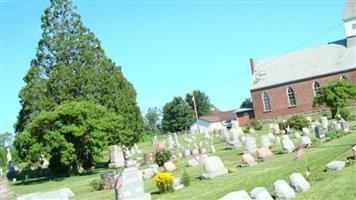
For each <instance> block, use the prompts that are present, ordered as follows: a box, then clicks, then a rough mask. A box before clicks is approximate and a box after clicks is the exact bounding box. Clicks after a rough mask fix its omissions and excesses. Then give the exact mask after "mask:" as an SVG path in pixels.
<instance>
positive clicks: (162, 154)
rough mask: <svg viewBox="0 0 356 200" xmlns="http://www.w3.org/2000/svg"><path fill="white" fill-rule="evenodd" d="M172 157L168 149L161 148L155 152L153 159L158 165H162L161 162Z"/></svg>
mask: <svg viewBox="0 0 356 200" xmlns="http://www.w3.org/2000/svg"><path fill="white" fill-rule="evenodd" d="M171 157H172V153H171V152H170V151H169V150H161V151H158V152H156V154H155V161H156V163H157V164H158V165H159V166H163V164H164V163H165V162H167V161H169V160H170V159H171Z"/></svg>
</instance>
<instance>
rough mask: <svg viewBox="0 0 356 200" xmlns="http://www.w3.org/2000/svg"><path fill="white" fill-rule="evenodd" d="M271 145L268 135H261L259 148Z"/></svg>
mask: <svg viewBox="0 0 356 200" xmlns="http://www.w3.org/2000/svg"><path fill="white" fill-rule="evenodd" d="M271 146H272V143H271V140H270V138H269V136H268V135H261V147H268V148H269V147H271Z"/></svg>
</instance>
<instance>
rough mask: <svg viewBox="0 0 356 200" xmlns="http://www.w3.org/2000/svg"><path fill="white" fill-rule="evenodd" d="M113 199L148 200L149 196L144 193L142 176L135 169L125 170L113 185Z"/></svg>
mask: <svg viewBox="0 0 356 200" xmlns="http://www.w3.org/2000/svg"><path fill="white" fill-rule="evenodd" d="M115 199H116V200H124V199H140V200H146V199H147V200H150V199H151V194H150V193H145V191H144V185H143V179H142V174H141V172H140V171H138V170H137V169H136V168H126V169H124V171H123V172H122V173H121V174H120V175H119V176H118V178H117V179H116V183H115Z"/></svg>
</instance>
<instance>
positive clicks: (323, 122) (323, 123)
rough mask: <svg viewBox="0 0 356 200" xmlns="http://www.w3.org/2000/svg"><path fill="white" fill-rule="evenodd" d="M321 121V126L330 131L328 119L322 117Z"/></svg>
mask: <svg viewBox="0 0 356 200" xmlns="http://www.w3.org/2000/svg"><path fill="white" fill-rule="evenodd" d="M320 120H321V126H322V128H323V129H325V130H327V129H328V124H329V123H328V118H327V117H320Z"/></svg>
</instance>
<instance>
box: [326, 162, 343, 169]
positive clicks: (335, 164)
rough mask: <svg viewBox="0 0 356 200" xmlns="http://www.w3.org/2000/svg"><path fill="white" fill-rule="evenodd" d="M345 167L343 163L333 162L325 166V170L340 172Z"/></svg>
mask: <svg viewBox="0 0 356 200" xmlns="http://www.w3.org/2000/svg"><path fill="white" fill-rule="evenodd" d="M345 165H346V162H345V161H340V160H334V161H331V162H329V163H328V164H327V165H326V169H327V170H342V169H343V168H344V167H345Z"/></svg>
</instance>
